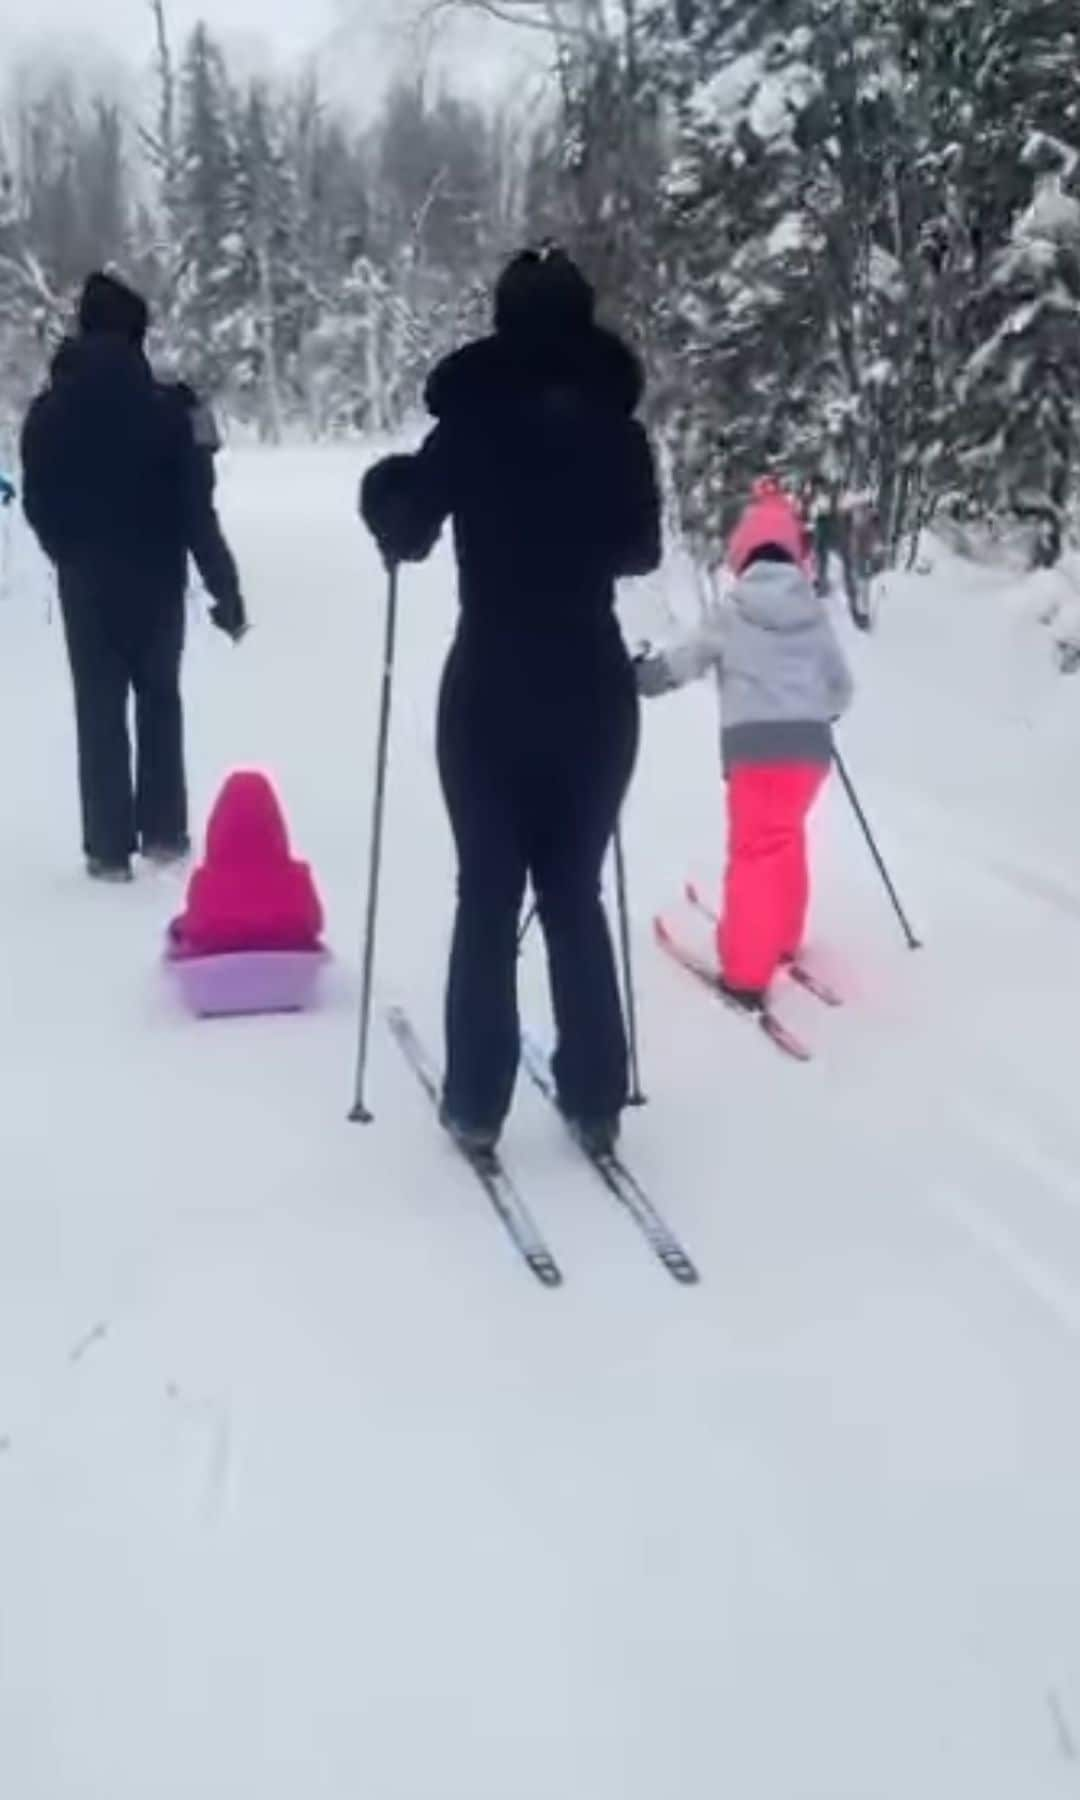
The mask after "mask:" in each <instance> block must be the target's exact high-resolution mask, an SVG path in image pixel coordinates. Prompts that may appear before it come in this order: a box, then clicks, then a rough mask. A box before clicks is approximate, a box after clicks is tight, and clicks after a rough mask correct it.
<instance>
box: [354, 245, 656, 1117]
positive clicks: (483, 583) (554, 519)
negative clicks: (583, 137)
mask: <svg viewBox="0 0 1080 1800" xmlns="http://www.w3.org/2000/svg"><path fill="white" fill-rule="evenodd" d="M642 388H643V378H642V373H641V370H640V367H639V365H638V363H637V361H636V359H635V358H634V356H633V355H632V354H631V352H630V351H629V350H628V349H627V348H626V347H625V345H624V344H623V343H622V342H621V341H620V340H619V339H618V338H617V337H615V336H614V335H613V334H612V333H610V332H608V331H605V330H603V329H601V328H600V327H598V326H597V325H596V323H595V320H594V296H593V292H592V289H591V288H590V286H589V284H588V282H587V281H586V280H585V277H584V276H583V275H582V274H581V272H580V271H579V270H578V268H577V267H576V266H575V265H574V263H573V262H572V261H571V260H570V259H569V258H568V257H567V256H565V255H564V254H563V253H562V252H560V251H555V250H548V251H543V252H532V251H530V252H526V253H524V254H523V255H521V256H518V257H517V258H515V260H514V261H513V262H512V263H511V264H510V265H509V267H508V268H507V269H506V270H505V272H504V273H503V275H502V277H501V279H500V281H499V283H498V287H497V290H496V296H495V333H494V336H492V337H489V338H485V339H483V340H482V341H480V342H477V343H473V344H470V345H469V346H468V347H467V348H465V349H464V350H461V351H459V352H458V353H457V354H456V355H454V356H451V357H450V358H449V359H448V360H447V361H446V362H444V363H442V364H441V365H440V366H439V367H438V368H437V369H436V370H435V372H434V374H433V376H432V378H431V381H430V383H429V385H428V396H427V397H428V405H429V408H430V410H431V412H432V413H433V414H434V416H435V418H436V420H437V421H438V422H437V424H436V426H435V429H434V430H433V431H432V433H431V435H430V436H429V437H428V439H427V441H426V442H425V444H424V446H423V448H422V449H421V450H420V451H419V453H418V454H417V455H416V456H411V457H410V456H395V457H390V458H388V459H387V460H386V461H384V462H382V463H380V464H378V465H377V466H376V467H375V468H373V469H372V470H370V471H369V473H368V476H367V478H366V480H365V482H364V488H363V496H362V504H363V511H364V516H365V518H366V520H367V522H368V524H369V526H370V528H371V530H372V532H373V533H374V535H375V537H376V538H377V540H378V542H379V544H380V546H381V548H382V551H383V554H384V556H385V557H386V559H387V560H388V561H389V562H398V561H414V560H415V561H419V560H421V559H423V558H424V557H426V556H427V555H428V553H429V552H430V550H431V549H432V547H433V545H434V543H435V541H436V539H437V537H438V535H439V532H440V529H441V527H442V525H443V522H444V520H445V519H447V518H448V517H452V518H453V521H454V530H455V539H456V548H457V559H458V566H459V572H460V601H461V619H460V624H459V628H458V633H457V637H456V640H455V643H454V646H453V649H452V650H451V653H450V658H449V661H448V663H447V667H446V672H445V676H444V679H443V687H442V697H441V702H440V707H439V727H438V754H439V768H440V773H441V776H442V783H443V791H444V794H445V798H446V803H447V806H448V808H449V812H450V817H451V822H452V825H453V830H454V836H455V839H456V843H457V853H458V867H459V886H458V911H457V924H456V929H455V933H454V945H453V953H452V957H451V964H450V976H449V985H448V992H447V1002H446V1014H447V1017H446V1025H447V1070H446V1085H445V1103H444V1123H445V1124H446V1126H447V1128H448V1129H449V1130H450V1131H451V1132H452V1133H453V1134H455V1135H456V1136H457V1137H458V1138H459V1139H460V1140H461V1141H462V1142H463V1143H464V1144H465V1145H466V1146H467V1147H469V1148H471V1149H484V1148H487V1147H490V1146H493V1145H494V1143H495V1142H496V1141H497V1139H498V1136H499V1133H500V1130H501V1127H502V1124H503V1120H504V1118H505V1116H506V1113H507V1111H508V1109H509V1106H510V1101H511V1098H512V1094H513V1089H514V1082H515V1077H516V1073H517V1067H518V1059H519V1051H520V1039H519V1026H518V1013H517V998H516V981H517V976H516V965H517V934H518V928H519V922H520V918H521V911H522V903H523V899H524V895H525V888H526V882H527V881H528V880H529V879H531V881H532V885H533V890H534V892H535V895H536V901H537V906H538V910H539V915H540V920H541V923H542V925H543V928H544V933H545V936H546V939H547V948H548V960H549V966H550V974H551V988H552V997H553V1002H554V1010H555V1016H556V1023H557V1031H558V1047H557V1051H556V1055H555V1064H554V1068H555V1076H556V1082H557V1086H558V1092H559V1099H560V1103H561V1105H562V1108H563V1110H564V1112H565V1114H566V1116H567V1119H568V1121H569V1122H570V1123H571V1125H572V1127H573V1128H574V1129H575V1130H576V1131H577V1132H578V1134H579V1135H580V1137H581V1139H582V1141H583V1142H584V1143H586V1144H587V1145H588V1146H589V1147H590V1148H593V1149H606V1148H610V1147H611V1146H612V1145H613V1143H614V1141H615V1139H616V1137H617V1135H618V1129H619V1119H620V1114H621V1111H622V1109H623V1107H624V1106H625V1104H626V1100H627V1092H628V1072H627V1044H626V1033H625V1028H624V1022H623V1017H622V1009H621V1005H620V1000H619V990H618V982H617V978H616V972H615V961H614V956H613V952H612V945H611V939H610V935H609V932H608V926H607V921H606V918H605V915H604V909H603V903H602V900H601V895H600V881H601V870H602V866H603V862H604V857H605V854H606V851H607V848H608V845H609V843H610V841H611V837H612V833H613V831H614V828H615V824H616V821H617V818H618V815H619V810H620V808H621V806H622V802H623V798H624V796H625V793H626V790H627V787H628V784H629V781H630V778H631V775H632V773H633V768H634V763H635V760H636V756H637V746H638V732H639V719H638V702H637V695H636V692H635V684H634V675H633V670H632V666H631V663H630V659H629V656H628V654H627V651H626V648H625V646H624V643H623V640H622V635H621V633H620V630H619V626H618V623H617V621H616V617H615V610H614V603H615V582H616V579H617V578H618V577H619V576H623V575H639V574H644V573H646V572H647V571H649V570H651V569H653V568H655V567H656V566H657V564H658V562H659V560H660V509H659V500H658V495H657V486H656V479H655V473H654V468H653V460H652V453H651V451H650V448H649V443H648V439H647V437H646V435H645V432H644V430H643V429H642V427H641V425H640V424H638V423H636V422H635V420H634V417H633V415H634V412H635V409H636V407H637V405H638V402H639V401H640V399H641V395H642Z"/></svg>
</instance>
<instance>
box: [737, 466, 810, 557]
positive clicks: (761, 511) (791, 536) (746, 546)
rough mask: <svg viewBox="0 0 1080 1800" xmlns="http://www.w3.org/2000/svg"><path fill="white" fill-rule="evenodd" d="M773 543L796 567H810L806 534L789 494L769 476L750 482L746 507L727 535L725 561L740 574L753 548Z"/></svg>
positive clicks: (797, 510) (800, 515)
mask: <svg viewBox="0 0 1080 1800" xmlns="http://www.w3.org/2000/svg"><path fill="white" fill-rule="evenodd" d="M766 544H775V546H776V548H777V549H778V550H786V551H787V553H788V555H789V556H790V558H791V560H792V562H793V563H797V564H798V565H799V567H800V568H802V569H807V568H809V566H810V554H811V550H810V534H809V532H808V531H807V529H806V525H805V523H804V521H803V517H802V514H801V513H800V511H799V509H798V507H797V505H796V504H795V501H794V500H792V499H791V497H790V495H788V494H785V492H784V490H783V488H782V487H781V486H780V484H779V482H776V481H774V480H773V479H772V478H771V476H766V477H765V479H764V480H762V481H757V482H755V483H754V488H753V494H752V498H751V501H750V504H749V506H748V507H747V509H746V511H745V512H744V513H743V516H742V518H741V519H740V520H739V523H738V524H737V525H736V527H735V530H734V531H733V532H732V534H731V542H730V544H729V545H728V561H729V563H730V564H731V567H732V569H733V570H734V571H735V574H736V575H741V574H742V572H743V570H744V569H745V568H746V565H747V563H748V562H749V561H750V558H751V557H752V556H753V554H754V552H755V550H763V549H764V548H765V546H766Z"/></svg>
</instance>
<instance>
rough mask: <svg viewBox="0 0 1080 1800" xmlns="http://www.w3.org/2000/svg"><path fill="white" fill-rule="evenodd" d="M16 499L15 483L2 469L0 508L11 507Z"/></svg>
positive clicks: (0, 470)
mask: <svg viewBox="0 0 1080 1800" xmlns="http://www.w3.org/2000/svg"><path fill="white" fill-rule="evenodd" d="M14 498H15V483H14V482H13V481H9V480H8V477H7V476H6V475H5V474H4V471H3V469H0V506H10V505H11V502H12V501H13V500H14Z"/></svg>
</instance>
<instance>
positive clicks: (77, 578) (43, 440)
mask: <svg viewBox="0 0 1080 1800" xmlns="http://www.w3.org/2000/svg"><path fill="white" fill-rule="evenodd" d="M148 323H149V315H148V311H147V307H146V303H145V301H144V300H143V299H142V298H141V297H140V296H139V295H138V294H136V293H134V292H133V291H132V290H131V289H130V288H128V287H125V286H124V284H123V283H122V282H119V281H117V280H115V279H114V278H113V277H111V276H108V275H100V274H99V275H91V276H90V278H89V280H88V281H87V283H86V286H85V288H84V290H83V295H82V299H81V302H80V306H79V330H78V334H77V335H76V336H75V337H73V338H70V339H68V341H67V342H66V343H64V344H63V345H62V346H61V348H60V350H59V351H58V353H57V355H56V357H55V359H54V362H53V365H52V375H51V380H50V383H49V386H48V387H47V388H46V389H45V391H44V392H43V393H42V394H40V395H39V396H38V398H37V399H36V400H35V401H34V403H33V405H32V406H31V408H30V412H29V414H28V416H27V419H26V423H25V426H24V428H23V439H22V463H23V503H24V506H25V509H26V516H27V518H28V520H29V521H30V524H31V526H32V527H33V529H34V531H35V532H36V534H37V536H38V539H39V541H40V543H41V546H42V548H43V550H44V551H45V554H46V555H47V556H48V557H49V559H50V561H52V562H53V563H54V564H55V565H56V569H57V573H58V577H59V588H60V604H61V609H62V612H63V617H64V627H65V632H66V636H67V645H68V653H69V657H70V661H71V670H72V676H73V680H74V687H75V711H76V724H77V729H78V745H79V782H80V792H81V799H82V816H83V843H84V849H85V853H86V859H87V868H88V870H89V872H90V874H91V875H93V876H94V877H96V878H98V879H101V880H113V881H126V880H129V879H130V876H131V857H132V855H133V854H134V853H135V851H136V850H141V852H142V854H143V855H144V856H146V857H148V858H150V859H151V860H154V861H159V862H168V861H171V860H174V859H176V858H179V857H182V856H183V855H185V854H186V853H187V850H188V847H189V844H188V821H187V797H186V790H185V780H184V752H183V719H182V709H181V700H180V664H181V658H182V654H183V646H184V597H185V592H186V588H187V579H188V557H189V555H190V556H192V557H194V559H195V562H196V564H197V565H198V568H199V572H200V574H201V575H202V578H203V581H204V582H205V584H206V587H207V589H208V590H209V592H210V594H211V596H212V597H213V599H214V601H215V605H214V607H213V609H212V612H211V618H212V619H213V621H214V623H215V624H216V625H217V626H218V627H219V628H220V629H221V630H222V631H223V632H225V633H226V635H227V636H229V637H230V638H232V639H233V640H234V641H238V640H239V639H240V638H241V637H242V636H243V633H244V631H245V630H246V623H247V622H246V617H245V612H244V603H243V599H242V596H241V592H240V583H239V578H238V576H237V571H236V564H235V563H234V561H233V558H232V555H231V553H230V551H229V548H228V545H227V544H226V542H225V539H224V537H223V535H222V532H221V527H220V524H219V522H218V519H217V515H216V512H215V509H214V500H213V493H214V470H213V457H212V454H211V453H210V452H209V451H208V450H207V448H206V447H205V446H203V445H201V444H200V443H199V441H198V436H197V432H196V429H195V423H194V421H195V418H196V405H195V402H194V396H192V395H191V394H190V391H189V390H185V389H183V388H181V387H180V386H175V387H165V386H162V385H161V384H159V383H158V382H156V381H155V380H154V377H153V374H152V372H151V369H150V365H149V363H148V362H147V360H146V357H145V355H144V352H143V342H144V339H145V336H146V331H147V327H148ZM131 694H134V699H135V738H136V776H135V781H134V783H133V781H132V770H131V744H130V740H129V735H128V718H127V712H128V701H129V697H130V695H131Z"/></svg>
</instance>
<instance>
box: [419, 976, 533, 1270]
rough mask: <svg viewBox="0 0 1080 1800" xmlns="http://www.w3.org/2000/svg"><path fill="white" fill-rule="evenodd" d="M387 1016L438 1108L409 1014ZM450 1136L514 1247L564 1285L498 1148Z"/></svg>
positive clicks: (433, 1079) (431, 1072)
mask: <svg viewBox="0 0 1080 1800" xmlns="http://www.w3.org/2000/svg"><path fill="white" fill-rule="evenodd" d="M386 1017H387V1023H388V1024H389V1026H390V1030H391V1032H392V1033H393V1035H394V1037H395V1039H396V1040H397V1043H398V1045H399V1047H400V1049H401V1052H402V1054H403V1056H404V1057H405V1060H406V1062H407V1063H408V1064H409V1067H410V1068H411V1069H412V1071H413V1074H414V1075H415V1076H416V1078H417V1080H418V1081H419V1083H420V1086H421V1087H422V1088H423V1090H424V1092H425V1094H426V1095H427V1097H428V1099H429V1100H430V1101H431V1104H432V1105H433V1106H434V1107H435V1108H436V1110H438V1107H439V1104H440V1084H439V1079H438V1076H437V1075H436V1073H435V1069H434V1066H433V1064H432V1062H431V1060H430V1059H429V1057H428V1054H427V1051H426V1050H425V1049H424V1046H423V1044H422V1043H421V1042H420V1039H419V1037H418V1036H417V1034H416V1032H415V1030H414V1029H413V1026H412V1023H411V1021H410V1020H409V1018H408V1016H407V1014H406V1013H404V1012H403V1011H402V1010H401V1008H400V1007H397V1006H395V1007H391V1008H390V1010H389V1012H388V1013H387V1015H386ZM447 1136H448V1137H449V1141H450V1142H451V1143H452V1144H453V1145H454V1147H455V1149H456V1150H457V1151H458V1152H459V1154H460V1155H461V1157H462V1158H463V1160H464V1161H465V1162H466V1163H467V1164H468V1165H469V1168H470V1169H471V1170H472V1171H473V1174H474V1175H475V1176H476V1178H477V1180H478V1181H479V1183H480V1185H481V1187H482V1188H483V1190H484V1192H485V1193H486V1195H487V1197H488V1199H489V1200H490V1201H491V1204H492V1206H493V1207H494V1208H495V1211H496V1213H497V1214H498V1216H499V1218H500V1219H501V1221H502V1223H503V1225H504V1226H505V1228H506V1231H507V1234H508V1236H509V1238H510V1241H511V1242H512V1244H513V1245H514V1248H515V1249H516V1250H517V1252H518V1254H519V1255H520V1256H521V1257H523V1258H524V1260H525V1262H526V1263H527V1264H528V1267H529V1268H530V1269H531V1270H532V1273H533V1274H534V1275H535V1276H536V1279H537V1281H540V1282H542V1283H543V1285H544V1286H545V1287H549V1288H556V1287H561V1286H562V1279H563V1277H562V1270H561V1269H560V1268H559V1265H558V1263H557V1262H556V1261H555V1258H554V1256H553V1255H552V1254H551V1251H550V1250H549V1249H548V1247H547V1244H546V1243H545V1242H544V1239H543V1237H542V1236H541V1234H540V1231H539V1229H538V1227H537V1226H536V1224H535V1223H534V1221H533V1218H532V1215H531V1214H530V1212H529V1210H528V1208H527V1206H526V1205H525V1202H524V1200H522V1198H521V1196H520V1194H519V1193H518V1191H517V1188H516V1187H515V1185H514V1183H513V1181H512V1180H511V1179H510V1176H509V1175H508V1174H507V1172H506V1170H505V1168H504V1167H503V1164H502V1161H501V1159H500V1157H499V1156H498V1154H497V1153H496V1152H494V1151H470V1150H468V1149H467V1148H466V1146H465V1145H464V1144H461V1143H459V1142H458V1140H457V1139H456V1138H454V1137H453V1136H451V1135H450V1134H449V1133H448V1134H447Z"/></svg>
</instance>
